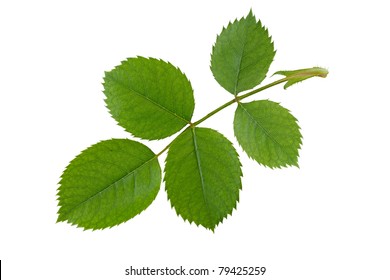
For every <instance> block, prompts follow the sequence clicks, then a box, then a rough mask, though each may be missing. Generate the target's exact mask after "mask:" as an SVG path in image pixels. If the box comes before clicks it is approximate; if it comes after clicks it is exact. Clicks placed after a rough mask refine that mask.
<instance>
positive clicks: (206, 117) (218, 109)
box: [156, 78, 288, 157]
mask: <svg viewBox="0 0 390 280" xmlns="http://www.w3.org/2000/svg"><path fill="white" fill-rule="evenodd" d="M286 81H288V78H283V79H280V80H277V81H274V82H272V83H269V84H267V85H265V86H262V87H259V88H258V89H255V90H252V91H250V92H248V93H246V94H243V95H239V96H236V97H235V98H234V99H232V100H230V101H228V102H226V103H225V104H223V105H221V106H219V107H218V108H217V109H215V110H213V111H211V112H210V113H208V114H207V115H206V116H204V117H203V118H201V119H199V120H198V121H196V122H194V123H192V124H189V125H188V126H187V127H186V128H185V129H184V130H183V132H184V131H185V130H187V129H188V128H190V127H195V126H197V125H198V124H200V123H202V122H204V121H205V120H207V119H208V118H210V117H211V116H213V115H215V114H216V113H218V112H219V111H221V110H223V109H225V108H226V107H228V106H230V105H232V104H233V103H235V102H237V103H238V102H240V100H242V99H244V98H247V97H249V96H251V95H253V94H256V93H258V92H260V91H263V90H265V89H267V88H270V87H273V86H276V85H278V84H281V83H284V82H286ZM183 132H182V133H183ZM173 141H174V140H172V142H173ZM172 142H171V143H169V144H168V145H167V146H166V147H165V148H164V149H162V150H161V151H160V152H159V153H158V154H156V157H159V156H161V155H162V154H163V153H164V152H165V151H166V150H168V149H169V147H170V146H171V144H172Z"/></svg>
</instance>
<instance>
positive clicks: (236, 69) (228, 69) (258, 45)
mask: <svg viewBox="0 0 390 280" xmlns="http://www.w3.org/2000/svg"><path fill="white" fill-rule="evenodd" d="M274 56H275V50H274V44H273V42H272V40H271V37H270V36H269V35H268V30H267V29H266V28H265V27H264V26H262V24H261V22H260V21H257V20H256V18H255V16H254V15H253V14H252V11H250V12H249V14H248V16H247V17H245V18H241V19H240V20H235V21H234V22H233V23H229V25H228V26H227V27H226V28H224V29H223V30H222V32H221V34H220V35H219V36H218V37H217V41H216V42H215V45H214V47H213V52H212V55H211V71H212V72H213V75H214V77H215V79H216V80H217V82H218V83H219V84H220V85H221V86H222V87H223V88H225V89H226V90H227V91H228V92H230V93H232V94H234V95H237V94H238V93H239V92H242V91H244V90H248V89H251V88H253V87H255V86H257V85H258V84H260V83H261V82H262V81H263V80H264V78H265V76H266V74H267V72H268V68H269V66H270V65H271V62H272V60H273V58H274Z"/></svg>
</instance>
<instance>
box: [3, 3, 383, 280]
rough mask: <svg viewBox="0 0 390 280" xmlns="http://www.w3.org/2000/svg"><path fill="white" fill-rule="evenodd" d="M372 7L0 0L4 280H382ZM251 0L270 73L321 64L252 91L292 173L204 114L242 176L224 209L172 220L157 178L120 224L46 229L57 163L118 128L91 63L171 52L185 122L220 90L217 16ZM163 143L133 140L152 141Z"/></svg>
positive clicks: (51, 219)
mask: <svg viewBox="0 0 390 280" xmlns="http://www.w3.org/2000/svg"><path fill="white" fill-rule="evenodd" d="M264 2H267V3H264ZM385 4H386V1H375V0H371V1H330V2H329V1H303V0H296V1H226V0H224V1H215V0H213V1H207V2H206V1H205V2H202V1H191V2H190V1H142V2H141V1H62V2H60V1H1V4H0V40H1V43H0V50H1V52H0V94H1V99H0V122H1V126H0V134H1V136H0V142H1V144H0V164H1V169H0V170H1V173H0V219H1V220H0V221H1V224H0V259H1V260H2V274H3V277H4V279H8V280H10V279H152V278H148V277H140V278H136V277H132V278H131V277H129V276H125V275H124V270H125V269H126V268H128V267H129V266H130V265H132V266H134V267H142V266H149V267H165V266H170V267H177V266H180V265H183V266H185V267H187V268H192V267H204V268H209V269H216V270H218V266H227V265H230V266H266V267H267V272H266V274H265V276H263V277H253V276H252V277H249V276H247V277H243V279H276V280H279V279H300V280H301V279H316V280H319V279H376V280H380V279H384V280H385V279H387V280H388V279H390V223H389V214H390V192H389V188H390V182H389V181H390V180H389V157H390V153H389V143H390V137H389V133H388V130H389V120H390V114H389V109H388V108H389V94H390V93H389V86H388V74H389V71H388V69H389V64H390V61H389V50H390V44H389V41H388V34H389V33H388V27H389V26H390V21H389V19H388V9H387V8H386V7H385ZM250 8H252V9H253V13H254V14H255V15H256V16H257V17H258V18H260V19H261V21H262V23H263V24H264V25H266V26H267V27H268V28H269V31H270V34H271V35H272V37H273V39H274V41H275V47H276V49H277V54H276V57H275V60H274V63H273V64H272V65H271V68H270V72H269V74H272V73H273V72H275V71H278V70H285V69H298V68H306V67H312V66H322V67H325V68H327V69H328V70H329V72H330V74H329V76H328V78H326V79H320V78H313V79H311V80H308V81H305V82H303V83H300V84H298V85H295V86H293V87H291V88H289V89H288V90H286V91H284V90H283V88H282V86H278V87H275V88H273V89H271V90H269V91H267V92H264V93H261V94H258V95H257V96H255V97H254V99H260V98H270V99H272V100H274V101H278V102H281V104H282V105H283V106H285V107H287V108H289V109H290V110H291V111H292V113H293V114H294V115H295V116H296V117H297V118H298V120H299V123H300V126H301V128H302V133H303V136H304V140H303V147H302V150H301V152H300V159H299V164H300V169H298V168H288V169H282V170H270V169H266V168H264V167H261V166H259V165H257V164H256V163H255V162H253V161H251V160H249V159H248V157H247V156H246V155H245V154H244V153H243V152H242V150H241V148H240V147H239V146H238V145H237V142H236V141H235V139H234V137H233V132H232V119H233V112H234V108H233V107H234V106H232V107H231V108H228V109H226V110H224V111H223V112H221V113H219V114H218V115H215V116H214V117H213V118H212V119H209V120H208V121H207V122H205V123H204V124H203V125H204V126H208V127H212V128H216V129H218V130H219V131H220V132H222V133H224V134H225V135H226V136H227V137H228V138H229V139H230V140H231V141H233V143H234V144H235V146H236V148H237V149H238V151H239V153H240V155H241V162H242V164H243V172H244V177H243V179H242V181H243V190H242V192H241V196H240V203H239V204H238V209H237V210H236V211H234V212H233V215H232V216H231V217H229V218H228V219H227V220H225V221H224V222H223V224H221V225H219V226H218V227H217V229H216V231H215V233H214V234H213V233H212V232H210V231H208V230H205V229H203V228H198V227H196V226H195V225H190V224H188V223H186V222H183V220H182V219H181V218H180V217H177V216H176V214H175V212H174V210H173V209H171V207H170V205H169V202H168V201H167V196H166V193H165V192H164V191H163V185H162V187H161V191H160V193H159V194H158V197H157V199H156V200H155V201H154V203H153V204H152V205H151V206H150V207H149V208H148V209H147V210H146V211H145V212H143V213H142V214H141V215H139V216H137V217H135V218H134V219H132V220H130V221H128V222H127V223H125V224H122V225H120V226H119V227H115V228H113V229H109V230H103V231H95V232H92V231H83V230H82V229H79V228H76V227H74V226H70V225H69V224H66V223H59V224H56V219H57V215H56V212H57V210H58V208H57V202H56V189H57V187H58V185H57V183H58V181H59V177H60V175H61V173H62V171H63V169H64V167H65V166H66V165H67V164H68V162H69V161H70V160H72V159H73V157H74V156H76V155H77V154H78V153H79V152H80V151H81V150H83V149H85V148H86V147H88V146H89V145H91V144H94V143H96V142H98V141H100V140H104V139H109V138H112V137H115V138H124V137H130V138H131V136H130V135H129V134H127V133H126V132H124V130H123V129H122V128H121V127H119V126H117V125H116V123H115V121H114V120H113V119H112V118H111V117H110V115H109V113H108V112H107V109H106V108H105V104H104V101H103V99H104V96H103V93H102V88H103V87H102V85H101V82H102V77H103V75H104V71H108V70H111V69H112V68H113V67H114V66H115V65H117V64H119V63H120V61H121V60H123V59H125V58H127V57H132V56H136V55H142V56H150V57H156V58H162V59H164V60H167V61H170V62H172V63H173V64H175V65H177V66H179V67H180V68H181V70H182V71H184V72H185V73H186V75H187V76H188V77H189V79H190V80H191V82H192V85H193V88H194V91H195V99H196V108H195V113H194V118H193V119H194V120H197V119H199V118H200V117H202V116H203V115H205V114H206V113H208V112H209V111H211V110H212V109H214V108H216V107H217V106H219V105H221V104H223V103H224V102H226V101H228V100H230V99H231V95H230V94H229V93H227V92H225V91H224V90H223V89H222V88H221V87H220V86H219V85H218V84H217V83H216V82H215V81H214V80H213V77H212V74H211V72H210V70H209V60H210V52H211V46H212V44H213V43H214V41H215V38H216V35H217V34H218V33H219V32H220V31H221V29H222V26H224V25H226V24H227V23H228V21H229V20H233V19H235V18H237V17H242V16H244V15H246V14H247V13H248V12H249V9H250ZM269 76H270V75H269ZM274 79H275V77H272V78H271V77H268V79H267V80H266V81H265V82H267V81H268V82H269V81H272V80H274ZM252 99H253V98H252ZM169 141H170V139H166V140H163V141H160V142H156V141H154V142H149V143H147V142H144V143H146V144H148V145H149V146H150V147H151V148H152V149H153V151H155V152H158V151H159V150H160V149H161V148H162V147H164V146H165V145H166V144H167V143H169ZM164 159H165V155H164V156H162V157H161V158H160V164H161V165H163V163H164ZM216 274H217V273H216ZM154 278H155V277H154ZM154 278H153V279H154ZM157 279H174V277H171V278H164V277H158V278H157ZM180 279H186V277H181V278H180ZM190 279H198V278H196V277H190ZM199 279H236V277H234V276H231V277H222V276H217V275H215V276H214V277H199Z"/></svg>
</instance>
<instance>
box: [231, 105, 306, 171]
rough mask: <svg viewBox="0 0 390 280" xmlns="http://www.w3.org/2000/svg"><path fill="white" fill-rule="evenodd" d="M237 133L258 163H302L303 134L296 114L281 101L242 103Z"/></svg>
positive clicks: (238, 109)
mask: <svg viewBox="0 0 390 280" xmlns="http://www.w3.org/2000/svg"><path fill="white" fill-rule="evenodd" d="M234 134H235V135H236V138H237V140H238V143H239V144H240V145H241V147H242V148H243V149H244V151H245V152H246V153H247V154H248V155H249V157H251V158H253V159H255V160H256V161H257V162H258V163H260V164H262V165H265V166H268V167H271V168H274V167H285V166H288V165H295V166H297V167H298V151H299V148H300V146H301V138H302V135H301V133H300V131H299V126H298V124H297V120H296V119H295V117H294V116H293V115H291V114H290V112H289V111H288V110H287V109H286V108H283V107H282V106H280V105H279V104H278V103H276V102H272V101H269V100H260V101H253V102H250V103H239V105H238V107H237V110H236V113H235V116H234Z"/></svg>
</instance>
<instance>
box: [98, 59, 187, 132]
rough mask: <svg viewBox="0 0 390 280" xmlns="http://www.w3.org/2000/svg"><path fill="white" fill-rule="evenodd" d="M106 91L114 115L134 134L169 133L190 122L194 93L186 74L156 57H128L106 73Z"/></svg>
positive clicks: (107, 101)
mask: <svg viewBox="0 0 390 280" xmlns="http://www.w3.org/2000/svg"><path fill="white" fill-rule="evenodd" d="M104 94H105V95H106V97H107V98H106V103H107V107H108V109H109V110H110V113H111V115H112V116H113V118H114V119H115V120H116V121H117V122H118V123H119V125H121V126H122V127H124V128H125V129H126V131H128V132H130V133H132V134H133V135H134V136H137V137H140V138H143V139H149V140H153V139H161V138H165V137H168V136H170V135H172V134H174V133H176V132H178V131H179V130H180V129H182V128H183V127H184V126H185V125H187V124H188V123H190V121H191V117H192V113H193V111H194V106H195V103H194V96H193V90H192V87H191V83H190V82H189V80H188V79H187V77H186V76H185V75H184V74H183V73H182V72H181V71H180V70H179V69H178V68H176V67H174V66H173V65H172V64H170V63H167V62H164V61H162V60H157V59H154V58H149V59H147V58H144V57H137V58H128V59H127V60H125V61H123V62H122V64H121V65H119V66H117V67H115V68H114V69H113V70H111V71H110V72H106V73H105V77H104Z"/></svg>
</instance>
